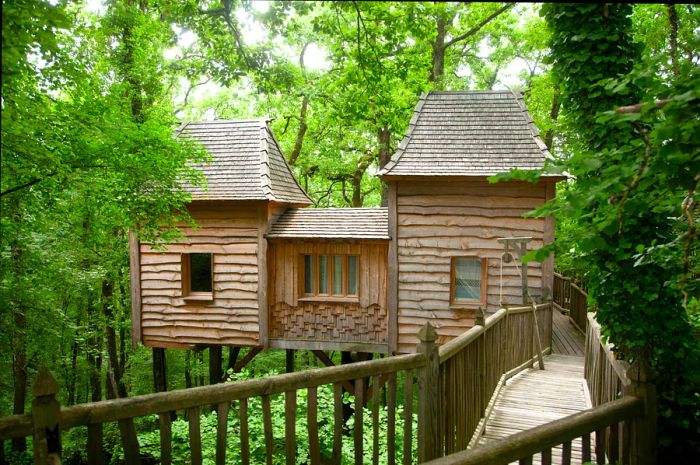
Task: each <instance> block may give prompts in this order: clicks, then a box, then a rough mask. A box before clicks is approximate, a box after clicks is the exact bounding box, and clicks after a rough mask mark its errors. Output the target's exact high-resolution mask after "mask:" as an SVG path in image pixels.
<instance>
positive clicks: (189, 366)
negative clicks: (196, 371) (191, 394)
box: [185, 350, 192, 389]
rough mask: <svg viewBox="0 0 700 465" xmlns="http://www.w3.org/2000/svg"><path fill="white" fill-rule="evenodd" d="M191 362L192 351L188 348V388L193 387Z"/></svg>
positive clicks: (186, 370) (186, 354)
mask: <svg viewBox="0 0 700 465" xmlns="http://www.w3.org/2000/svg"><path fill="white" fill-rule="evenodd" d="M191 362H192V351H191V350H187V352H185V387H186V388H187V389H189V388H191V387H192V369H191Z"/></svg>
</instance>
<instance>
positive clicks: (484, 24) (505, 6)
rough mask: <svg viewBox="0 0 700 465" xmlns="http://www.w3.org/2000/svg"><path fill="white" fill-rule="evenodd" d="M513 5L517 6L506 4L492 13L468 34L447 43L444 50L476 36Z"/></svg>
mask: <svg viewBox="0 0 700 465" xmlns="http://www.w3.org/2000/svg"><path fill="white" fill-rule="evenodd" d="M513 5H515V3H506V4H505V5H503V6H502V7H501V8H499V9H498V10H496V11H495V12H494V13H492V14H491V15H489V16H488V17H487V18H486V19H484V20H483V21H481V22H480V23H479V24H477V25H476V26H474V27H473V28H471V29H469V30H468V31H467V32H465V33H464V34H461V35H458V36H457V37H455V38H454V39H452V40H450V41H449V42H447V43H446V44H445V45H444V46H443V48H445V49H447V48H448V47H450V46H451V45H454V44H456V43H457V42H461V41H463V40H465V39H468V38H469V37H471V36H473V35H474V34H476V33H477V32H479V31H480V30H481V29H482V28H483V27H484V26H486V25H487V24H488V23H490V22H491V21H493V20H494V19H496V18H497V17H498V16H499V15H500V14H501V13H503V12H504V11H506V10H508V9H509V8H512V7H513Z"/></svg>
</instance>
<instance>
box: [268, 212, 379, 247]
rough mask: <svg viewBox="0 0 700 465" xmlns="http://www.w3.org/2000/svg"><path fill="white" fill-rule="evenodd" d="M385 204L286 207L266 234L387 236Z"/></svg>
mask: <svg viewBox="0 0 700 465" xmlns="http://www.w3.org/2000/svg"><path fill="white" fill-rule="evenodd" d="M388 218H389V213H388V209H387V208H290V209H288V210H287V211H285V212H284V213H283V214H282V215H281V216H280V217H279V218H278V219H277V221H276V222H275V224H273V225H272V228H270V232H269V233H268V234H267V237H268V238H287V239H386V240H388V239H390V237H389V219H388Z"/></svg>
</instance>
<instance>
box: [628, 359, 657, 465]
mask: <svg viewBox="0 0 700 465" xmlns="http://www.w3.org/2000/svg"><path fill="white" fill-rule="evenodd" d="M627 377H628V378H629V380H630V384H629V385H627V386H625V387H624V395H625V396H634V397H637V398H639V399H641V400H642V401H644V415H643V416H641V417H637V418H635V419H634V420H633V421H632V425H631V428H630V464H631V465H656V417H657V400H656V386H655V385H654V384H653V383H652V382H651V381H652V380H651V377H650V376H649V368H648V366H647V365H646V363H645V362H644V361H640V360H635V361H634V362H633V363H632V364H631V365H630V367H629V368H628V369H627Z"/></svg>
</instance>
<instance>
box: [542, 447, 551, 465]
mask: <svg viewBox="0 0 700 465" xmlns="http://www.w3.org/2000/svg"><path fill="white" fill-rule="evenodd" d="M542 465H552V449H549V448H547V449H545V450H543V451H542Z"/></svg>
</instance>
